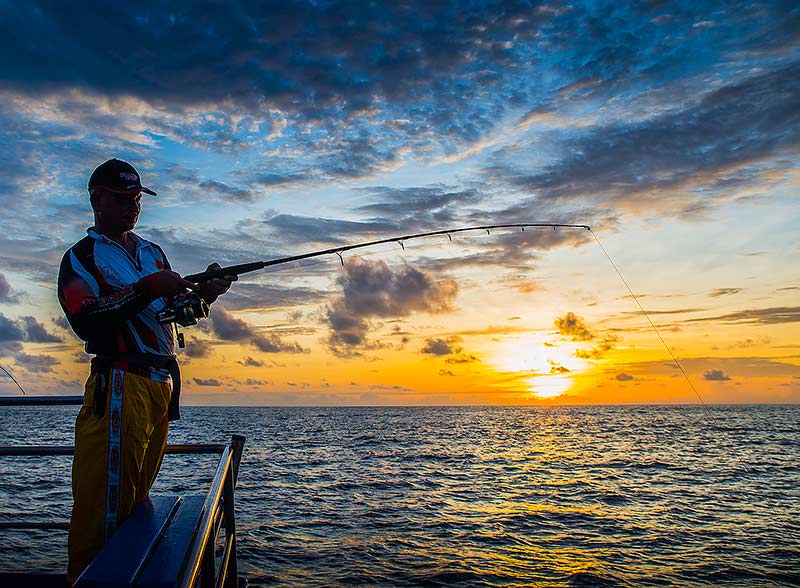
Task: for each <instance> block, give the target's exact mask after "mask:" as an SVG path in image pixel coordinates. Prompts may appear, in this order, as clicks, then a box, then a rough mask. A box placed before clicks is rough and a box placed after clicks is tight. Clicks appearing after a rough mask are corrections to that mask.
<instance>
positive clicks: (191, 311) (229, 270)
mask: <svg viewBox="0 0 800 588" xmlns="http://www.w3.org/2000/svg"><path fill="white" fill-rule="evenodd" d="M527 228H551V229H553V230H554V231H555V230H556V229H558V228H562V229H585V230H587V231H591V230H592V229H591V227H589V225H571V224H563V223H506V224H499V225H479V226H474V227H459V228H456V229H443V230H439V231H428V232H425V233H412V234H410V235H400V236H398V237H389V238H388V239H378V240H376V241H366V242H364V243H356V244H354V245H342V246H340V247H331V248H330V249H322V250H320V251H312V252H311V253H303V254H301V255H291V256H289V257H279V258H277V259H271V260H268V261H253V262H250V263H241V264H239V265H230V266H228V267H223V268H220V269H207V270H206V271H204V272H200V273H197V274H190V275H188V276H185V278H184V279H186V280H188V281H190V282H194V283H195V284H198V283H200V282H206V281H208V280H212V279H214V278H224V277H225V276H236V277H238V276H240V275H241V274H246V273H249V272H254V271H258V270H261V269H264V268H266V267H271V266H274V265H282V264H286V263H292V262H294V261H301V260H303V259H310V258H312V257H321V256H323V255H337V256H338V257H339V261H341V262H342V265H344V257H342V253H344V252H345V251H352V250H354V249H363V248H365V247H372V246H374V245H382V244H384V243H399V244H400V246H401V247H402V248H403V249H405V245H404V244H403V243H404V242H405V241H410V240H412V239H420V238H422V237H434V236H437V235H447V237H448V238H449V239H450V240H451V241H452V240H453V237H452V235H453V234H455V233H464V232H467V231H486V233H487V234H491V230H492V229H521V230H522V231H523V232H524V231H525V229H527ZM208 313H209V309H208V304H206V301H205V300H203V299H202V298H201V297H200V296H198V295H197V293H195V292H188V291H187V292H183V293H181V294H178V295H176V296H175V297H174V298H173V299H172V300H171V301H170V302H169V303H168V304H167V305H166V306H165V307H164V309H163V310H161V311H159V312H158V314H157V315H156V319H157V320H158V322H160V323H161V324H169V323H175V324H176V332H177V325H180V326H182V327H190V326H192V325H196V324H197V323H198V321H199V319H201V318H207V317H208ZM177 337H178V344H179V346H181V347H183V338H182V336H181V334H180V333H178V334H177Z"/></svg>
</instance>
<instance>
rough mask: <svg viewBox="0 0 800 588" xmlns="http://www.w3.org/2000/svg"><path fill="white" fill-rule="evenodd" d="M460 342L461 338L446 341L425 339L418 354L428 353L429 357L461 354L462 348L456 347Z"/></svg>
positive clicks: (456, 337)
mask: <svg viewBox="0 0 800 588" xmlns="http://www.w3.org/2000/svg"><path fill="white" fill-rule="evenodd" d="M461 340H462V339H461V337H458V336H451V337H447V338H446V339H435V338H430V339H426V340H425V346H424V347H423V348H422V349H421V350H420V353H428V354H431V355H452V354H455V353H461V351H462V348H461V347H460V346H458V343H460V342H461Z"/></svg>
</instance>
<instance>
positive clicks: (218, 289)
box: [198, 263, 239, 304]
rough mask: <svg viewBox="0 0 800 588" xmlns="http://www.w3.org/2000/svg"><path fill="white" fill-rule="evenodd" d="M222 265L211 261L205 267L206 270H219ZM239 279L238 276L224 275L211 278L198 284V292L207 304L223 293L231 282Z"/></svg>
mask: <svg viewBox="0 0 800 588" xmlns="http://www.w3.org/2000/svg"><path fill="white" fill-rule="evenodd" d="M221 269H222V266H220V265H219V264H218V263H212V264H211V265H209V266H208V267H207V268H206V271H209V270H213V271H216V270H221ZM238 279H239V276H235V275H233V276H224V277H222V278H211V279H210V280H208V281H207V282H201V283H200V284H198V292H199V293H200V297H201V298H202V299H203V300H205V301H206V302H207V303H208V304H211V303H212V302H214V301H215V300H216V299H217V298H219V297H220V296H222V295H223V294H225V292H227V291H228V290H229V289H230V287H231V284H232V283H233V282H235V281H236V280H238Z"/></svg>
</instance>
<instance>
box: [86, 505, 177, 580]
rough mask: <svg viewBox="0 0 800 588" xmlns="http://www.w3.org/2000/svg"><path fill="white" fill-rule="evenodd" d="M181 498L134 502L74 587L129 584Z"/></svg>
mask: <svg viewBox="0 0 800 588" xmlns="http://www.w3.org/2000/svg"><path fill="white" fill-rule="evenodd" d="M182 501H183V499H182V498H181V497H180V496H151V497H150V498H147V499H145V500H142V501H141V502H139V503H138V504H136V506H134V507H133V510H132V511H131V514H130V515H129V516H128V518H127V519H125V521H124V522H123V524H121V525H120V526H119V528H118V529H117V530H116V532H115V533H114V535H113V537H111V540H110V541H109V542H108V543H106V545H105V547H103V549H102V551H101V552H100V553H99V554H98V555H97V557H96V558H95V559H94V561H93V562H92V563H91V564H90V565H89V567H88V568H86V570H84V572H83V573H82V574H81V575H80V577H79V578H78V580H77V582H75V588H99V587H100V586H104V587H107V588H122V587H129V586H133V585H134V582H135V581H136V579H137V577H138V576H139V574H140V573H141V571H142V569H143V568H144V567H145V565H146V563H147V561H148V560H149V559H150V557H151V555H152V554H153V553H154V551H155V550H156V546H157V545H158V543H159V542H160V540H161V537H162V536H163V535H164V533H165V532H166V531H167V529H168V528H169V524H170V522H171V520H172V519H173V517H174V515H175V513H176V511H177V510H178V507H179V506H180V504H181V502H182Z"/></svg>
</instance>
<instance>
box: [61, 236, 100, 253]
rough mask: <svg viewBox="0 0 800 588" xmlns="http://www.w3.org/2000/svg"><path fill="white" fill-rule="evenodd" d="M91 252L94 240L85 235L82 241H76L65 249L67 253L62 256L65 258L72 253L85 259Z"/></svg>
mask: <svg viewBox="0 0 800 588" xmlns="http://www.w3.org/2000/svg"><path fill="white" fill-rule="evenodd" d="M93 250H94V239H92V238H91V237H90V236H89V235H86V236H85V237H84V238H83V239H81V240H80V241H77V242H76V243H75V244H73V245H72V246H71V247H70V248H69V249H67V251H66V252H65V253H64V256H65V257H66V256H67V255H70V254H73V253H74V254H75V255H77V256H78V257H79V258H80V257H85V256H86V255H87V254H91V252H92V251H93Z"/></svg>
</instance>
